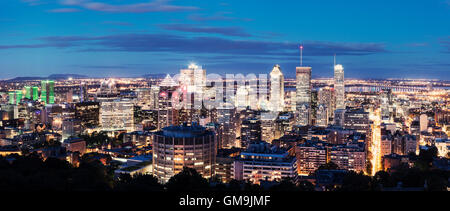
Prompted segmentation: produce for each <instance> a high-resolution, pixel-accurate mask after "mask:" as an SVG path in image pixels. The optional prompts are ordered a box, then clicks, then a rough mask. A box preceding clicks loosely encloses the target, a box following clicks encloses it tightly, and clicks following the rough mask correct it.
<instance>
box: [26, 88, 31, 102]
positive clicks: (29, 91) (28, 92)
mask: <svg viewBox="0 0 450 211" xmlns="http://www.w3.org/2000/svg"><path fill="white" fill-rule="evenodd" d="M24 88H25V98H26V99H30V100H31V87H30V86H25V87H24Z"/></svg>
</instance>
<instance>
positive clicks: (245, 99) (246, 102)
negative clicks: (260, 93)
mask: <svg viewBox="0 0 450 211" xmlns="http://www.w3.org/2000/svg"><path fill="white" fill-rule="evenodd" d="M235 104H236V109H237V111H242V110H245V109H247V107H249V106H250V99H249V92H248V89H247V87H246V86H245V85H243V86H239V87H238V88H237V90H236V100H235Z"/></svg>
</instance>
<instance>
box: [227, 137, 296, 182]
mask: <svg viewBox="0 0 450 211" xmlns="http://www.w3.org/2000/svg"><path fill="white" fill-rule="evenodd" d="M233 169H234V171H233V174H234V179H236V180H249V181H250V182H252V183H255V184H259V183H260V181H264V180H267V181H281V180H282V179H285V178H291V179H296V178H297V161H296V158H295V157H293V156H290V155H289V153H288V152H287V151H286V150H284V149H280V148H273V147H271V146H270V145H269V144H268V143H266V142H258V143H253V144H251V145H250V146H249V147H248V148H247V150H246V151H244V152H241V154H240V157H239V159H237V160H235V161H234V164H233Z"/></svg>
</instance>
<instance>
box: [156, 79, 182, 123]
mask: <svg viewBox="0 0 450 211" xmlns="http://www.w3.org/2000/svg"><path fill="white" fill-rule="evenodd" d="M177 86H178V84H177V83H176V82H175V81H174V80H173V79H172V77H170V75H167V76H166V78H165V79H164V80H163V81H162V82H161V83H160V87H159V96H158V129H162V128H165V127H168V126H171V125H174V124H176V123H177V122H178V121H177V112H176V109H175V108H176V106H177V105H174V101H175V100H177V98H176V97H177V96H174V93H175V91H176V89H177Z"/></svg>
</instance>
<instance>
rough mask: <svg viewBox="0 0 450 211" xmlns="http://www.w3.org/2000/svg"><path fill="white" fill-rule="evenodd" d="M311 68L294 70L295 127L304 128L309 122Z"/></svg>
mask: <svg viewBox="0 0 450 211" xmlns="http://www.w3.org/2000/svg"><path fill="white" fill-rule="evenodd" d="M311 69H312V68H311V67H297V69H296V90H297V91H296V95H295V97H296V115H297V125H300V126H306V125H309V124H310V121H311V116H310V114H311Z"/></svg>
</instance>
